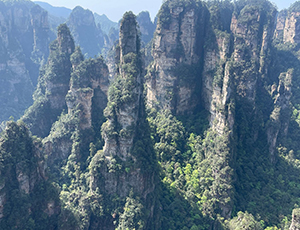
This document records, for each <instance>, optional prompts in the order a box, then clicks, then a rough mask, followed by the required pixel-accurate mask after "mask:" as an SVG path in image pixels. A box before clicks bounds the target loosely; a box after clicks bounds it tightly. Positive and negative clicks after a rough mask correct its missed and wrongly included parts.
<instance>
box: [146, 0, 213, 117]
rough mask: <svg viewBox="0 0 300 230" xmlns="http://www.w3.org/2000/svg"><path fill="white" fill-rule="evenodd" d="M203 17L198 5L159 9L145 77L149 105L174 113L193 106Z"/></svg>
mask: <svg viewBox="0 0 300 230" xmlns="http://www.w3.org/2000/svg"><path fill="white" fill-rule="evenodd" d="M193 4H194V5H193ZM206 16H207V10H206V8H205V7H203V6H202V5H201V3H200V2H197V3H191V4H187V5H184V4H182V5H181V4H178V5H176V6H171V4H170V5H169V2H167V3H165V4H164V5H163V6H162V8H161V10H160V14H159V17H158V23H157V28H156V32H155V36H154V41H153V57H154V63H153V64H152V65H151V67H150V69H149V72H148V76H147V100H148V104H149V105H150V104H152V105H155V104H158V107H160V108H168V109H171V110H173V111H175V113H176V114H184V113H189V112H191V111H193V109H194V108H195V107H196V104H197V102H196V101H195V97H196V95H197V92H196V90H197V88H198V87H199V85H198V83H199V82H200V80H199V77H200V71H199V70H200V69H201V66H200V64H199V60H200V57H202V56H201V55H202V48H203V43H204V36H203V35H204V33H205V26H204V25H205V24H206V18H207V17H206ZM185 77H186V78H188V79H184V78H185Z"/></svg>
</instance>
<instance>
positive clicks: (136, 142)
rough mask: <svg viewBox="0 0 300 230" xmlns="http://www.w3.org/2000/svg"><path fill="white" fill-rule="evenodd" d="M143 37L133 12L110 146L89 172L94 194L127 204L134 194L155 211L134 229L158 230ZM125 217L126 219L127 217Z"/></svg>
mask: <svg viewBox="0 0 300 230" xmlns="http://www.w3.org/2000/svg"><path fill="white" fill-rule="evenodd" d="M138 36H139V35H138V30H137V22H136V18H135V16H134V15H133V14H132V12H127V13H125V15H124V17H123V19H122V21H121V26H120V42H119V46H120V55H119V57H120V61H119V63H120V65H119V73H118V74H117V76H116V77H115V79H114V82H113V83H112V85H111V86H110V90H109V97H108V104H107V107H106V109H105V111H104V114H105V116H106V117H107V121H106V122H105V123H104V124H103V126H102V135H103V139H104V141H105V145H104V148H103V151H98V153H97V154H96V155H95V156H94V157H93V159H92V161H91V164H90V166H89V168H90V170H91V179H90V189H91V191H93V193H94V192H96V191H100V192H101V194H104V196H106V197H108V199H113V197H114V196H115V195H117V196H118V197H120V199H122V200H123V201H125V199H126V200H127V199H129V197H130V194H131V193H132V194H134V200H135V202H137V205H141V204H140V202H141V203H142V204H144V205H145V208H147V210H150V211H149V213H147V217H146V218H144V217H142V216H139V214H137V215H138V217H137V216H135V218H137V219H138V220H139V221H135V222H134V223H133V224H134V225H135V226H138V225H139V223H143V222H144V221H146V223H145V225H144V226H145V227H146V226H148V225H149V226H153V223H152V222H151V219H152V218H153V215H154V213H153V208H154V203H153V202H150V200H152V197H151V196H150V195H149V194H151V193H153V191H154V188H155V176H154V168H155V167H154V166H153V165H155V163H154V162H153V159H154V152H153V148H152V146H151V145H149V143H151V142H148V141H149V140H150V139H149V138H150V136H149V135H148V134H149V133H148V131H147V123H146V117H145V107H144V100H143V75H142V74H143V71H142V62H141V58H140V50H139V47H140V44H139V37H138ZM142 146H143V147H142ZM142 148H144V149H142ZM145 167H146V168H147V169H146V168H145ZM137 197H139V198H140V199H138V198H137ZM138 200H140V202H139V201H138ZM123 203H125V202H123ZM123 203H122V204H121V205H120V206H119V207H118V208H117V207H114V209H113V210H115V211H113V210H112V211H113V212H117V213H119V212H118V211H117V209H119V208H120V209H119V210H123V209H124V214H123V216H124V219H125V220H123V219H122V221H121V219H119V223H118V219H116V220H117V221H116V223H118V224H119V227H120V226H123V225H122V224H124V221H125V222H126V223H128V219H127V217H126V213H127V212H128V211H129V210H126V209H125V208H124V206H123ZM141 206H142V205H141ZM113 212H109V213H106V214H105V215H106V217H107V219H108V220H109V222H111V228H113V224H112V222H113V220H114V218H116V214H114V215H113V216H111V213H113ZM131 213H132V212H131ZM133 213H134V211H133ZM119 215H120V216H122V215H121V213H119ZM120 218H121V217H120ZM125 226H128V225H126V224H125ZM115 227H116V226H115ZM119 227H118V228H119ZM120 228H121V229H122V227H120ZM146 228H147V227H146Z"/></svg>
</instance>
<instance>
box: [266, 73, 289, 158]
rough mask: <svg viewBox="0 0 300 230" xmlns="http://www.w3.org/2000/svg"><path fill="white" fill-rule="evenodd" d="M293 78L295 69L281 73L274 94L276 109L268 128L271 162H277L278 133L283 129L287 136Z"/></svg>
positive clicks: (282, 131)
mask: <svg viewBox="0 0 300 230" xmlns="http://www.w3.org/2000/svg"><path fill="white" fill-rule="evenodd" d="M292 79H293V70H292V69H290V70H289V71H288V72H286V73H281V74H280V76H279V85H278V88H277V90H276V91H273V94H274V95H276V96H275V99H274V110H273V111H272V113H271V115H270V120H269V124H268V125H269V127H268V129H267V136H268V144H269V153H270V159H271V162H273V163H274V162H275V160H276V157H275V150H276V147H277V141H278V134H279V132H280V131H281V133H282V136H286V135H287V132H288V127H289V116H290V113H291V108H290V103H291V101H290V99H291V96H292V87H291V86H292Z"/></svg>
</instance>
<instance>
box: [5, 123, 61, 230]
mask: <svg viewBox="0 0 300 230" xmlns="http://www.w3.org/2000/svg"><path fill="white" fill-rule="evenodd" d="M0 149H1V150H0V156H1V159H2V160H1V170H0V176H1V178H2V179H1V182H0V224H1V226H2V227H4V229H5V228H10V227H12V226H15V228H22V226H26V223H27V221H28V219H30V218H31V219H33V220H36V221H37V223H38V222H39V220H38V218H36V217H35V215H36V214H37V213H39V214H41V213H44V214H46V216H48V217H49V218H50V217H51V218H52V219H55V218H56V217H57V215H58V214H59V211H60V207H59V203H58V197H57V194H55V193H53V194H52V195H51V197H49V196H48V195H47V193H45V190H44V188H47V189H49V191H50V187H51V185H50V184H48V181H47V179H48V178H47V177H46V165H45V159H44V156H43V154H42V152H41V150H42V149H41V143H40V141H39V140H35V141H34V140H33V139H32V137H31V136H30V134H29V131H28V129H27V128H26V127H25V125H24V124H22V123H20V124H17V123H14V122H8V123H7V127H6V129H5V131H4V133H3V136H2V137H1V140H0ZM41 186H44V188H42V187H41ZM47 186H48V187H47ZM12 191H13V192H12ZM41 192H42V193H43V197H42V199H41V197H40V196H41ZM20 197H22V199H21V200H22V203H20ZM31 197H35V198H36V199H39V202H38V205H36V200H32V199H31ZM49 203H51V204H52V206H51V207H52V208H51V210H52V211H51V212H47V210H44V207H46V206H48V204H49ZM22 205H23V206H22ZM20 206H22V207H23V208H22V209H21V208H20ZM15 213H19V214H20V216H17V215H15ZM44 221H45V223H47V221H48V220H47V218H45V219H44ZM50 228H51V229H52V227H50Z"/></svg>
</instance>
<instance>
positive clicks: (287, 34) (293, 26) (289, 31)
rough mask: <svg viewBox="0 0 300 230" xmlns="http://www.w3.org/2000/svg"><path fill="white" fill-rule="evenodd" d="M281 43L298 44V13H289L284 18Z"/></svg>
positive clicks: (299, 17) (299, 13) (299, 34)
mask: <svg viewBox="0 0 300 230" xmlns="http://www.w3.org/2000/svg"><path fill="white" fill-rule="evenodd" d="M283 41H284V42H285V43H286V42H290V43H296V44H298V43H299V42H300V12H290V13H289V14H288V16H287V18H286V21H285V26H284V33H283Z"/></svg>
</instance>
